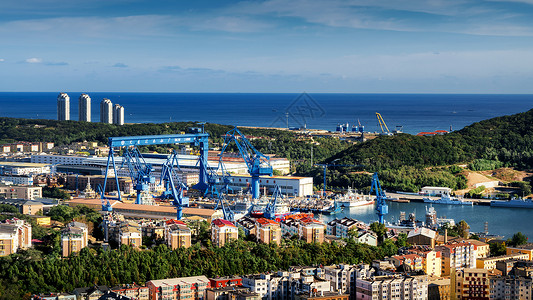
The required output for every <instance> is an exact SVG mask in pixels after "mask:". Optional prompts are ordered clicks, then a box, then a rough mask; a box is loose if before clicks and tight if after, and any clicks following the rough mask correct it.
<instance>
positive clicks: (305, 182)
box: [228, 159, 313, 197]
mask: <svg viewBox="0 0 533 300" xmlns="http://www.w3.org/2000/svg"><path fill="white" fill-rule="evenodd" d="M277 161H279V162H284V163H285V162H286V163H287V165H288V161H287V160H286V159H282V160H277ZM242 165H243V166H244V168H239V170H236V171H240V172H242V173H240V174H231V175H230V176H229V179H231V180H232V181H231V183H230V185H229V187H230V188H232V189H233V190H235V191H238V190H241V189H245V188H247V187H249V186H250V184H251V182H252V177H251V176H250V175H248V174H247V172H248V171H247V170H246V164H244V161H243V162H242ZM273 168H274V169H283V168H284V167H283V166H277V167H276V166H273ZM228 171H229V170H228ZM259 183H260V184H261V186H262V187H265V188H266V189H268V191H269V192H273V191H274V189H275V188H276V185H277V186H279V187H280V189H281V193H282V194H283V195H288V196H295V197H305V196H310V195H313V177H297V176H268V177H267V176H263V177H260V179H259Z"/></svg>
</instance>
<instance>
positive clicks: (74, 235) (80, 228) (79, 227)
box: [61, 222, 89, 257]
mask: <svg viewBox="0 0 533 300" xmlns="http://www.w3.org/2000/svg"><path fill="white" fill-rule="evenodd" d="M88 240H89V230H88V228H87V225H85V224H83V223H80V222H71V223H69V224H67V227H66V228H64V229H63V231H62V232H61V250H62V254H63V256H64V257H67V256H70V255H71V254H72V253H75V252H79V251H80V250H81V249H83V248H85V247H87V243H88Z"/></svg>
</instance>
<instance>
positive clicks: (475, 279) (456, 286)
mask: <svg viewBox="0 0 533 300" xmlns="http://www.w3.org/2000/svg"><path fill="white" fill-rule="evenodd" d="M451 278H452V282H451V294H452V295H451V296H452V299H457V300H463V299H464V300H489V299H490V298H489V290H490V289H489V276H488V271H487V270H485V269H471V268H464V269H461V270H458V271H457V272H455V274H452V275H451ZM454 279H455V280H454Z"/></svg>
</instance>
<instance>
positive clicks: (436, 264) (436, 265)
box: [405, 246, 442, 277]
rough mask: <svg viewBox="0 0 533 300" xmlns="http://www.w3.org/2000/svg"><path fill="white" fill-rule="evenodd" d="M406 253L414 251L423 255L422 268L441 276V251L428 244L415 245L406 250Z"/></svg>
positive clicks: (431, 273)
mask: <svg viewBox="0 0 533 300" xmlns="http://www.w3.org/2000/svg"><path fill="white" fill-rule="evenodd" d="M405 253H413V254H417V255H418V256H421V257H422V258H423V260H422V269H423V271H424V273H426V274H428V275H433V276H438V277H440V276H441V273H442V271H441V269H442V254H441V253H440V251H435V250H433V249H432V248H430V247H427V246H414V247H411V248H410V249H408V250H406V251H405Z"/></svg>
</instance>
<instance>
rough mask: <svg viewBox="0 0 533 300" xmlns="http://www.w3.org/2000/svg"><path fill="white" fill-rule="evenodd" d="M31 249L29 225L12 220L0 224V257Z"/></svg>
mask: <svg viewBox="0 0 533 300" xmlns="http://www.w3.org/2000/svg"><path fill="white" fill-rule="evenodd" d="M30 247H31V225H30V224H28V223H26V222H25V221H24V220H20V219H17V218H13V219H10V220H6V221H5V222H4V223H0V256H7V255H10V254H13V253H16V252H17V251H18V249H28V248H30Z"/></svg>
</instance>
